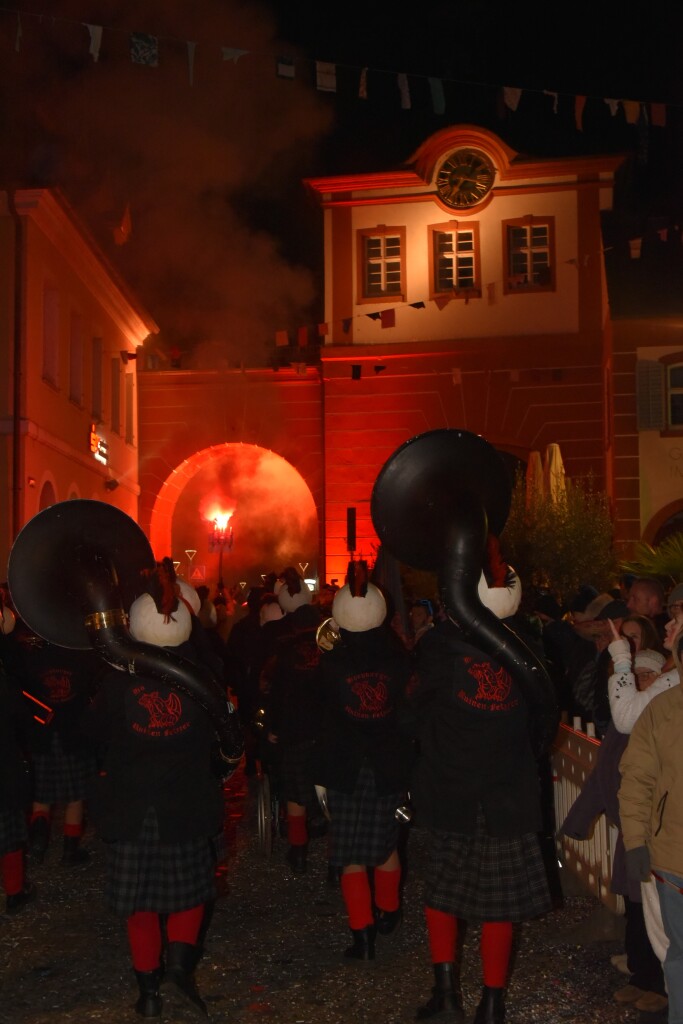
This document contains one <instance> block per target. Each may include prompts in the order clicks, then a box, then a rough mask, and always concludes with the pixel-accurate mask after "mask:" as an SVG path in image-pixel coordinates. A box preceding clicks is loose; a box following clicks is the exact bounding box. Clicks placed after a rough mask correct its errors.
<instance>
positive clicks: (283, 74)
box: [277, 57, 295, 78]
mask: <svg viewBox="0 0 683 1024" xmlns="http://www.w3.org/2000/svg"><path fill="white" fill-rule="evenodd" d="M294 71H295V69H294V61H293V60H292V58H291V57H278V58H277V73H278V75H279V77H280V78H294Z"/></svg>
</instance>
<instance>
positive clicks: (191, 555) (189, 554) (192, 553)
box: [185, 548, 197, 562]
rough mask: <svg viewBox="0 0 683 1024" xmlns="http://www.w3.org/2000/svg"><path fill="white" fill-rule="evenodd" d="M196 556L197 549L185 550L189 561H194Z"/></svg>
mask: <svg viewBox="0 0 683 1024" xmlns="http://www.w3.org/2000/svg"><path fill="white" fill-rule="evenodd" d="M196 554H197V549H196V548H185V556H186V558H187V559H188V561H189V562H191V561H192V559H193V558H194V556H195V555H196Z"/></svg>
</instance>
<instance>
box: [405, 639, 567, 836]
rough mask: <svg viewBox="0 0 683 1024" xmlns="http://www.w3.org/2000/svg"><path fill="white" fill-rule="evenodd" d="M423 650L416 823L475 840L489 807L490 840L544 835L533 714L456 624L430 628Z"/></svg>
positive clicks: (417, 708)
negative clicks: (541, 832) (479, 816)
mask: <svg viewBox="0 0 683 1024" xmlns="http://www.w3.org/2000/svg"><path fill="white" fill-rule="evenodd" d="M423 644H424V646H423V649H422V657H421V659H420V664H419V668H418V688H417V691H416V694H415V696H414V698H413V702H412V703H413V708H414V714H415V720H416V726H417V730H418V736H419V753H418V760H417V765H416V769H415V774H414V781H413V784H412V786H411V793H412V797H413V802H414V803H415V807H416V811H417V816H416V823H417V824H419V825H424V826H426V827H429V828H434V829H441V830H444V831H446V832H457V833H461V834H464V835H472V834H473V833H474V831H475V823H476V818H477V809H478V807H480V806H481V808H482V809H483V812H484V817H485V819H486V828H487V831H488V833H489V834H490V835H493V836H516V835H522V834H524V833H529V832H537V831H539V830H540V829H541V827H542V816H541V806H540V784H539V774H538V767H537V762H536V758H535V756H534V753H533V750H532V746H531V741H530V724H531V723H530V721H529V717H530V714H531V713H532V711H533V709H529V708H527V707H526V706H525V704H524V701H523V698H522V695H521V692H520V689H519V687H518V686H517V684H516V683H515V681H514V680H513V679H512V677H511V676H510V675H509V673H508V672H507V671H506V670H505V669H504V668H502V667H501V666H500V665H499V664H498V663H497V662H496V661H494V660H493V659H492V658H490V657H489V656H488V655H486V654H483V653H482V652H481V651H479V650H477V649H476V648H474V647H471V646H469V645H468V644H465V643H463V642H462V641H461V640H460V639H459V632H458V630H457V629H456V628H455V627H454V626H452V625H451V623H442V624H439V626H437V627H436V628H435V629H433V630H430V632H429V634H428V635H427V636H425V638H424V641H423ZM549 699H550V700H551V701H552V702H554V694H550V695H549Z"/></svg>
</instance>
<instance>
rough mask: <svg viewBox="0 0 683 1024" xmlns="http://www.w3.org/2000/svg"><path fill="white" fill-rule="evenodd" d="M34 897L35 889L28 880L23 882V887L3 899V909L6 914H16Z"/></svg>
mask: <svg viewBox="0 0 683 1024" xmlns="http://www.w3.org/2000/svg"><path fill="white" fill-rule="evenodd" d="M35 898H36V890H35V887H34V886H33V885H31V883H30V882H24V888H23V889H21V890H20V891H19V892H13V893H12V894H11V895H10V896H7V898H6V899H5V910H6V911H7V913H8V914H18V913H19V911H20V910H23V909H24V907H25V906H26V904H27V903H31V902H32V901H33V900H34V899H35Z"/></svg>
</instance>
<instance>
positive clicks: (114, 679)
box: [83, 647, 224, 842]
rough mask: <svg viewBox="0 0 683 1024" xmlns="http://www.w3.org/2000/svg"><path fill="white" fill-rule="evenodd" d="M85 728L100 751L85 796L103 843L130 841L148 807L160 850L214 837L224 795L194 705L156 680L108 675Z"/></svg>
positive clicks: (209, 735)
mask: <svg viewBox="0 0 683 1024" xmlns="http://www.w3.org/2000/svg"><path fill="white" fill-rule="evenodd" d="M173 650H174V651H176V652H177V653H178V654H181V655H183V656H187V654H188V652H187V651H186V650H185V649H184V648H183V647H177V648H174V649H173ZM83 727H84V729H85V730H86V731H87V732H88V734H89V735H90V736H92V737H93V739H95V740H97V741H98V742H99V743H100V744H102V745H103V746H104V751H105V752H104V758H103V763H102V769H101V771H100V773H99V775H97V776H96V777H95V778H94V779H93V781H92V785H91V787H90V791H89V793H88V802H89V808H90V812H91V816H92V818H93V822H94V824H95V826H96V828H97V829H98V831H99V833H100V835H101V837H102V838H103V839H105V840H119V839H124V840H125V839H129V840H130V839H136V838H137V837H138V835H139V832H140V826H141V825H142V821H143V819H144V817H145V814H146V812H147V809H148V808H149V807H153V808H154V809H155V811H156V815H157V820H158V822H159V833H160V838H161V840H162V841H163V842H179V841H185V840H187V839H192V838H198V837H200V836H212V835H216V834H217V833H219V832H220V830H221V828H222V825H223V815H224V807H223V792H222V786H221V784H220V782H219V780H218V779H217V778H216V777H215V775H214V774H213V772H212V770H211V752H212V749H213V747H214V745H215V740H216V737H215V732H214V729H213V726H212V723H211V721H210V719H209V717H208V715H207V714H206V712H205V711H204V710H203V709H202V708H201V707H200V706H199V704H198V703H197V702H196V701H194V700H192V699H191V698H190V697H187V696H185V694H183V693H180V692H179V691H177V690H175V689H173V688H172V687H171V686H169V685H168V684H166V683H163V682H161V681H160V680H159V679H150V678H144V677H138V676H132V675H127V674H126V673H124V672H118V671H112V672H110V673H109V674H108V675H107V676H105V678H104V679H103V681H102V685H101V688H100V691H99V693H98V695H97V697H96V699H95V701H94V702H93V704H92V706H91V708H90V709H89V710H88V712H87V713H86V716H85V718H84V721H83Z"/></svg>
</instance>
